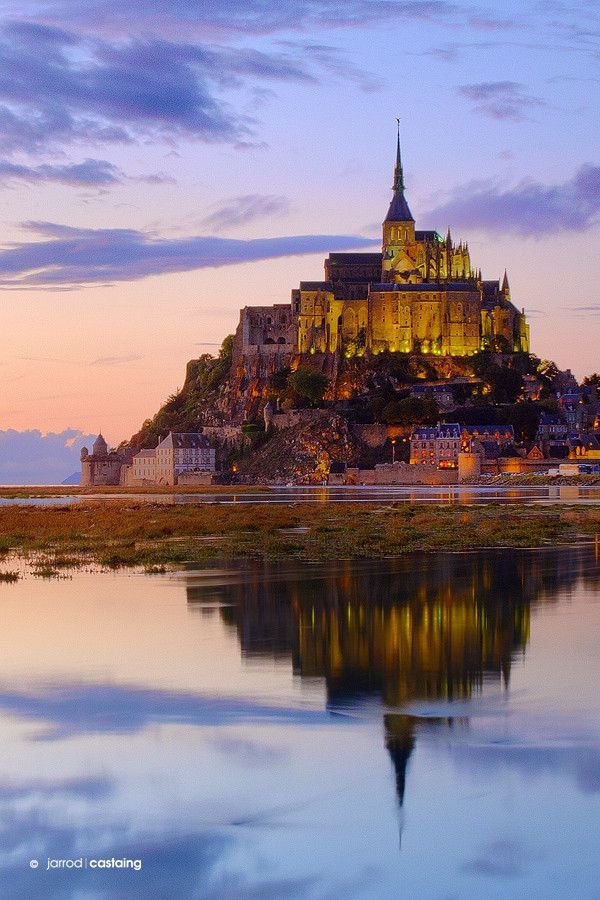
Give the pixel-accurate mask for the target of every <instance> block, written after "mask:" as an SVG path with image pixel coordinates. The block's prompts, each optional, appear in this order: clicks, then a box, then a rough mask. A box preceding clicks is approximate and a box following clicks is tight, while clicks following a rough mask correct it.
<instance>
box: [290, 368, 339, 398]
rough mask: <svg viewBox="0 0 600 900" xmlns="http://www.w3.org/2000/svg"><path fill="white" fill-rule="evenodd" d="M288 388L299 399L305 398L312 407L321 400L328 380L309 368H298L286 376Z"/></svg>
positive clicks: (327, 385)
mask: <svg viewBox="0 0 600 900" xmlns="http://www.w3.org/2000/svg"><path fill="white" fill-rule="evenodd" d="M287 383H288V387H290V388H291V389H292V390H293V391H294V393H296V394H298V396H299V397H305V398H306V399H307V400H308V401H309V402H310V403H311V404H312V405H313V406H315V405H316V404H317V403H320V402H321V401H322V400H323V397H324V395H325V391H326V390H327V388H328V387H329V379H328V378H327V377H326V376H325V375H322V374H321V373H320V372H315V370H314V369H311V368H310V366H299V367H298V368H297V369H296V371H295V372H292V374H291V375H289V376H288V380H287Z"/></svg>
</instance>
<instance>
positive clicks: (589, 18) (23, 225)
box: [0, 0, 600, 476]
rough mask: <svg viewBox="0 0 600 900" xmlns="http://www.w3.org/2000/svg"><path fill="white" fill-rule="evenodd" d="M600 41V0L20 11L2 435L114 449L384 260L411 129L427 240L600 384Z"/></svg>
mask: <svg viewBox="0 0 600 900" xmlns="http://www.w3.org/2000/svg"><path fill="white" fill-rule="evenodd" d="M599 36H600V3H599V2H598V0H578V2H577V3H574V2H573V3H569V2H561V0H542V2H534V0H521V2H519V3H517V2H516V0H506V2H503V3H502V4H501V5H500V4H498V3H496V4H486V3H485V2H484V0H482V2H481V3H479V2H471V0H467V2H461V0H456V2H454V0H343V2H342V0H277V2H274V0H246V2H245V3H243V4H241V3H238V2H233V0H220V2H218V3H216V2H213V0H170V2H169V3H164V2H162V0H160V2H159V0H136V2H135V3H133V4H123V3H122V2H118V3H117V2H116V0H20V2H19V3H16V2H12V0H0V194H1V199H2V203H1V206H0V209H1V210H2V213H1V223H2V237H1V240H0V290H1V292H2V293H1V297H0V302H1V304H2V323H3V327H2V329H1V337H0V342H1V353H0V376H1V377H2V388H3V389H2V392H1V394H0V398H1V399H0V431H3V432H7V433H8V432H9V431H10V433H11V435H13V437H14V434H19V433H25V432H26V433H27V434H28V435H29V436H30V437H31V440H32V441H33V443H36V441H37V444H36V446H37V445H39V442H40V441H43V440H44V439H45V436H46V435H48V434H50V435H51V436H54V437H55V436H56V435H59V436H61V435H64V441H65V444H66V442H68V441H69V442H70V446H71V447H74V446H75V443H76V440H75V441H74V435H75V436H77V435H79V436H82V437H83V436H84V435H88V434H95V433H97V432H98V431H100V430H101V431H102V432H103V434H104V436H105V437H106V439H107V440H108V442H109V444H111V445H116V444H118V443H119V442H120V441H121V440H124V439H127V438H128V437H130V436H131V434H132V433H133V432H135V431H136V430H137V429H138V428H139V426H140V425H141V423H142V422H143V421H144V420H145V419H146V418H148V417H150V416H152V415H153V414H154V412H155V411H156V410H157V409H158V407H159V406H160V404H161V403H162V402H163V401H164V400H165V399H166V398H167V397H168V396H169V395H170V394H172V393H174V392H175V391H176V390H177V389H178V388H180V387H181V386H182V383H183V380H184V377H185V366H186V363H187V361H188V360H189V359H192V358H195V357H197V356H199V355H200V354H202V353H206V352H213V353H216V352H217V350H218V346H219V345H220V343H221V341H222V339H223V338H224V337H225V336H226V335H227V334H229V333H232V332H233V331H234V330H235V327H236V324H237V321H238V316H239V310H240V308H241V307H243V306H246V305H252V304H271V303H285V302H288V301H289V297H290V290H291V289H292V288H294V287H297V285H298V282H299V281H300V280H301V279H303V280H312V279H319V278H320V277H322V265H323V258H324V257H325V256H326V255H327V253H329V252H330V251H344V250H361V249H364V250H374V249H377V247H378V245H379V244H380V240H381V222H382V220H383V218H384V216H385V214H386V211H387V207H388V204H389V201H390V198H391V184H392V174H393V165H394V156H395V141H396V117H397V116H398V117H400V120H401V133H402V154H403V163H404V172H405V181H406V186H407V189H406V196H407V199H408V201H409V204H410V207H411V210H412V213H413V215H414V217H415V219H416V221H417V227H418V228H437V230H438V231H440V232H441V233H445V232H446V230H447V228H448V226H450V227H451V229H452V234H453V236H454V237H455V239H457V240H458V239H460V238H463V239H467V240H468V242H469V247H470V250H471V259H472V263H473V265H474V266H476V267H477V268H479V267H480V268H481V269H482V273H483V276H484V278H496V277H499V276H501V275H502V274H503V272H504V269H505V268H506V269H507V271H508V276H509V280H510V286H511V292H512V299H513V302H514V303H515V305H516V306H518V307H519V308H520V307H524V308H525V310H526V312H527V314H528V316H529V321H530V324H531V335H532V350H533V352H535V353H536V354H537V355H538V356H540V357H541V358H543V359H554V360H555V361H556V363H557V364H558V365H559V366H560V367H561V368H567V367H569V368H571V369H572V370H573V371H574V373H575V374H576V375H577V376H578V377H579V378H581V377H583V376H584V375H585V374H590V373H591V372H594V371H597V370H599V369H600V360H598V357H597V352H596V347H597V339H598V337H599V336H600V292H599V289H598V284H599V274H600V257H599V254H598V251H597V246H598V238H599V237H600V151H599V150H598V145H599V141H598V137H599V131H600V124H599V123H600V117H599V116H598V101H599V99H600V90H599V84H600V42H599V40H598V39H599ZM36 435H37V437H36ZM32 436H33V437H32ZM54 437H53V438H52V440H53V441H54ZM13 443H14V445H15V446H18V447H20V450H19V453H21V454H23V453H24V452H25V450H24V449H23V446H22V445H23V441H20V442H19V440H16V439H15V441H13ZM35 452H36V453H38V452H39V446H37V449H36V450H35ZM71 471H72V468H68V470H67V471H65V476H66V475H68V474H70V472H71Z"/></svg>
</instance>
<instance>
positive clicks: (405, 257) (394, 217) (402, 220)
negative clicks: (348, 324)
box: [381, 119, 418, 282]
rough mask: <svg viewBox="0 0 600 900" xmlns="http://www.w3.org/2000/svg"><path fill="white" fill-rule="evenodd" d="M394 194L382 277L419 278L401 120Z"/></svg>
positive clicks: (385, 233)
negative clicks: (403, 167) (404, 169)
mask: <svg viewBox="0 0 600 900" xmlns="http://www.w3.org/2000/svg"><path fill="white" fill-rule="evenodd" d="M397 121H398V142H397V146H396V167H395V169H394V184H393V185H392V190H393V192H394V196H393V197H392V202H391V203H390V208H389V209H388V213H387V216H386V217H385V221H384V223H383V262H382V272H381V280H382V281H384V282H390V281H392V282H394V281H399V282H408V281H415V280H416V276H417V275H418V272H417V270H416V246H415V220H414V219H413V216H412V213H411V211H410V209H409V206H408V203H407V202H406V198H405V196H404V172H403V171H402V158H401V156H400V120H399V119H398V120H397Z"/></svg>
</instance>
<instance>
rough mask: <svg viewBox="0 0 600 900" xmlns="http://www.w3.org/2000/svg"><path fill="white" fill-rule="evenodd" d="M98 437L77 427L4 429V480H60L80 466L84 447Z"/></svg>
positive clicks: (0, 474) (0, 447) (0, 459)
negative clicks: (53, 429) (52, 429)
mask: <svg viewBox="0 0 600 900" xmlns="http://www.w3.org/2000/svg"><path fill="white" fill-rule="evenodd" d="M95 439H96V438H95V435H89V434H87V435H86V434H84V433H83V432H81V431H79V430H77V429H75V428H67V429H66V430H65V431H62V432H60V433H52V432H50V433H48V434H42V432H40V431H37V430H33V429H32V430H30V431H14V430H13V429H9V430H8V431H0V484H60V483H61V482H62V481H63V480H64V479H65V478H67V477H68V476H69V475H71V473H72V472H76V471H77V470H78V469H79V468H80V465H81V464H80V462H79V454H80V452H81V448H82V447H83V445H84V444H86V445H87V446H88V447H91V446H92V444H93V442H94V440H95Z"/></svg>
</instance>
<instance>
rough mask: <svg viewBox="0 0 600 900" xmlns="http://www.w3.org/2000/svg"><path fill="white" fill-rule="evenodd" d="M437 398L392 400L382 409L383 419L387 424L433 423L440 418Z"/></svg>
mask: <svg viewBox="0 0 600 900" xmlns="http://www.w3.org/2000/svg"><path fill="white" fill-rule="evenodd" d="M439 414H440V411H439V407H438V405H437V403H436V402H435V400H428V399H421V398H420V397H406V398H405V399H404V400H392V402H391V403H388V404H387V405H386V406H384V408H383V410H382V411H381V421H382V422H385V423H386V424H387V425H433V424H435V422H437V420H438V418H439Z"/></svg>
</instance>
